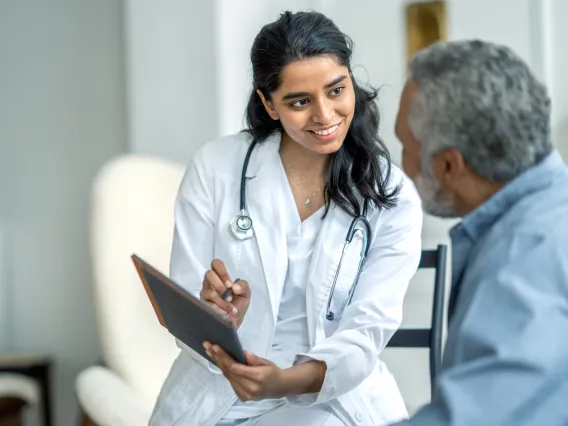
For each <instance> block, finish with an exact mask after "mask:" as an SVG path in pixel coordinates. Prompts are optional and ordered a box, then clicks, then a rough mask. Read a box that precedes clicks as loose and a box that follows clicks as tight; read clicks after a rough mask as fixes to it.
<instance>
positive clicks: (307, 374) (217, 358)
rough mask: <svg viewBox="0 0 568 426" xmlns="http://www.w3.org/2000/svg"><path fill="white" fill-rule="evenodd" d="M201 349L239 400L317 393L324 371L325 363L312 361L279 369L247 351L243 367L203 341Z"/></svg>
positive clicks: (214, 346)
mask: <svg viewBox="0 0 568 426" xmlns="http://www.w3.org/2000/svg"><path fill="white" fill-rule="evenodd" d="M203 347H204V348H205V351H206V352H207V355H208V356H209V357H210V358H211V359H212V360H213V362H214V363H215V365H217V367H219V368H220V369H221V371H222V372H223V375H224V376H225V377H226V378H227V379H228V380H229V382H230V383H231V386H232V387H233V389H234V390H235V393H236V394H237V396H238V397H239V399H240V400H241V401H251V400H254V401H258V400H262V399H269V398H283V397H285V396H288V395H301V394H304V393H315V392H319V391H320V389H321V387H322V385H323V381H324V378H325V372H326V370H327V368H326V364H325V362H321V361H315V360H314V361H309V362H306V363H303V364H296V365H294V366H293V367H290V368H286V369H282V368H279V367H278V366H277V365H276V364H274V363H273V362H272V361H269V360H267V359H264V358H260V357H258V356H256V355H253V354H251V353H250V352H247V351H245V357H246V360H247V365H244V364H241V363H239V362H237V361H235V360H234V359H233V358H232V357H231V356H230V355H228V354H227V353H226V352H225V351H224V350H223V349H221V348H220V347H219V346H218V345H212V344H211V343H209V342H204V343H203Z"/></svg>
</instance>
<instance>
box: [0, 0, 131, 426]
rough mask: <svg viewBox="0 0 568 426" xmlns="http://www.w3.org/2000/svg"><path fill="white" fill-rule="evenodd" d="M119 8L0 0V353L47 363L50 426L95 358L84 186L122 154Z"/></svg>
mask: <svg viewBox="0 0 568 426" xmlns="http://www.w3.org/2000/svg"><path fill="white" fill-rule="evenodd" d="M122 27H123V25H122V11H121V3H120V2H117V1H115V0H98V1H91V2H84V1H83V2H76V1H73V0H57V1H55V0H54V1H50V2H45V1H43V0H35V1H34V0H12V1H3V2H1V3H0V57H1V58H2V66H1V67H0V93H1V94H2V95H1V98H2V101H1V102H0V120H1V123H0V144H1V150H0V152H1V154H0V158H1V160H0V161H1V163H0V166H1V167H0V169H1V173H2V178H1V179H0V193H1V194H2V197H1V199H0V206H1V208H0V214H1V215H2V216H1V217H0V227H1V228H2V229H3V230H4V231H5V232H6V233H8V234H9V236H8V237H9V238H8V239H6V240H5V241H9V242H10V246H9V247H4V249H5V250H6V251H9V252H10V253H11V254H10V256H9V265H6V267H7V268H9V269H10V270H11V274H10V276H8V277H5V281H6V282H5V283H4V284H5V285H9V286H10V291H8V292H2V296H4V297H5V296H6V295H7V296H8V297H10V300H8V301H7V303H9V304H10V306H11V313H12V317H11V318H10V328H9V336H8V341H3V342H0V345H1V347H0V350H6V349H12V350H17V351H25V352H27V351H38V352H40V353H46V354H48V355H51V356H53V357H54V367H55V368H54V391H55V392H54V395H53V398H54V401H55V403H56V420H55V423H54V424H56V425H61V426H70V425H73V424H76V420H77V415H78V405H77V403H76V401H75V396H74V380H75V376H76V374H77V373H78V372H79V370H80V369H82V368H84V367H86V366H87V365H90V364H91V363H93V362H96V361H97V358H98V354H99V348H98V339H97V335H96V328H95V320H94V312H93V305H92V297H91V281H90V278H91V276H90V259H89V251H88V250H89V244H88V243H89V241H88V232H89V229H88V217H89V196H90V194H89V191H90V185H91V181H92V179H93V176H94V174H95V173H96V171H97V169H98V168H99V167H100V165H101V164H102V163H103V162H104V161H105V160H107V159H108V158H109V157H111V156H113V155H115V154H118V153H120V152H123V151H124V150H125V149H126V119H125V102H124V75H123V71H124V70H123V65H122V63H123V58H122V55H123V43H122V41H123V40H122V31H123V30H122Z"/></svg>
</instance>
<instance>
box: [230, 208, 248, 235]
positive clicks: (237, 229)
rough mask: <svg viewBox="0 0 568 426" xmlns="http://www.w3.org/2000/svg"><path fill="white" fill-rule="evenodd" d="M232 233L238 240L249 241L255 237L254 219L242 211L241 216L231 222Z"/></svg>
mask: <svg viewBox="0 0 568 426" xmlns="http://www.w3.org/2000/svg"><path fill="white" fill-rule="evenodd" d="M231 232H232V234H233V235H234V236H235V238H236V239H238V240H248V239H249V238H252V237H253V236H254V229H253V227H252V219H251V218H250V216H249V215H248V214H247V213H246V212H245V211H241V213H240V214H238V215H236V216H235V217H233V219H232V220H231Z"/></svg>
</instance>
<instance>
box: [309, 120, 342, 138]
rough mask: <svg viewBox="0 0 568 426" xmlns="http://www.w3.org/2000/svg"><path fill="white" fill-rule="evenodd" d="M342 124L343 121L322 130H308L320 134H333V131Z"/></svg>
mask: <svg viewBox="0 0 568 426" xmlns="http://www.w3.org/2000/svg"><path fill="white" fill-rule="evenodd" d="M340 124H341V123H337V124H334V125H333V126H331V127H328V128H327V129H322V130H308V132H312V133H314V134H316V135H318V136H327V135H331V134H332V133H333V132H335V131H336V130H337V128H338V127H339V125H340Z"/></svg>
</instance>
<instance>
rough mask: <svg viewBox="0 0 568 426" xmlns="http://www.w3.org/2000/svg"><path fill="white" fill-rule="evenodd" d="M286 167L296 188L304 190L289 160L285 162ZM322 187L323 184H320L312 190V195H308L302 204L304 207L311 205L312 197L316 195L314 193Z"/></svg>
mask: <svg viewBox="0 0 568 426" xmlns="http://www.w3.org/2000/svg"><path fill="white" fill-rule="evenodd" d="M286 168H287V169H288V170H289V171H290V174H291V175H292V179H293V180H294V182H295V183H296V185H297V186H298V189H299V190H300V191H302V192H304V189H303V187H302V182H301V181H300V179H299V178H298V177H297V176H296V173H294V169H293V168H292V165H291V164H290V162H288V161H287V162H286ZM322 187H323V184H321V185H320V186H319V187H318V188H317V189H316V190H315V191H314V192H313V194H312V195H310V196H309V197H307V198H306V200H305V201H304V206H306V207H311V206H312V199H313V198H314V197H315V196H316V194H317V193H318V192H320V191H321V189H322Z"/></svg>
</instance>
